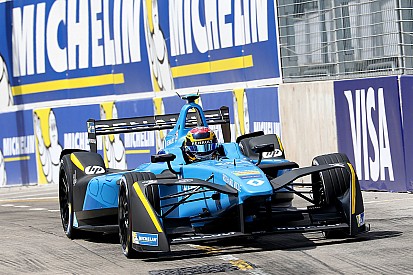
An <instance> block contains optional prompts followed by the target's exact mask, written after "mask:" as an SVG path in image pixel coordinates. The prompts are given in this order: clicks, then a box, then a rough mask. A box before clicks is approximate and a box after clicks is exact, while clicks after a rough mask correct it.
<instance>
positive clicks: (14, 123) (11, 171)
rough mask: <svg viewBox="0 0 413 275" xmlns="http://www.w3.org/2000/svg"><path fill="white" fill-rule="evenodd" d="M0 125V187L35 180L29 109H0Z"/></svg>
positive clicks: (31, 124)
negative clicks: (1, 112)
mask: <svg viewBox="0 0 413 275" xmlns="http://www.w3.org/2000/svg"><path fill="white" fill-rule="evenodd" d="M0 125H1V130H0V140H1V143H0V187H1V186H5V185H6V184H7V185H22V184H28V183H36V181H37V178H36V177H37V173H36V155H35V146H34V144H35V143H34V141H35V136H34V134H33V116H32V112H31V111H17V112H13V113H3V114H1V115H0Z"/></svg>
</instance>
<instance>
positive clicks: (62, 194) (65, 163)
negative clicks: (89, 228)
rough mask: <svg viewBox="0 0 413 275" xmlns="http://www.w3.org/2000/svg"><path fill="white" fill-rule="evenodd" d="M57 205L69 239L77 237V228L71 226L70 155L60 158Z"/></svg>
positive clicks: (71, 184)
mask: <svg viewBox="0 0 413 275" xmlns="http://www.w3.org/2000/svg"><path fill="white" fill-rule="evenodd" d="M59 206H60V218H61V220H62V226H63V230H64V232H65V234H66V236H67V237H68V238H70V239H76V238H78V237H79V235H80V234H79V230H77V229H76V228H74V227H73V221H74V210H73V166H72V162H71V160H70V155H64V156H63V157H62V159H61V160H60V172H59Z"/></svg>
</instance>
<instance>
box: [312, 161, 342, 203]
mask: <svg viewBox="0 0 413 275" xmlns="http://www.w3.org/2000/svg"><path fill="white" fill-rule="evenodd" d="M348 162H350V161H349V159H348V157H347V156H346V155H345V154H341V153H333V154H328V155H321V156H318V157H315V158H314V159H313V165H322V164H334V163H348ZM349 177H350V175H349V174H348V173H347V171H345V169H342V168H336V169H331V170H328V171H323V172H320V173H317V174H312V175H311V182H312V188H313V199H314V203H315V205H319V206H327V205H331V204H334V203H335V202H336V200H337V197H340V196H341V195H343V194H344V193H345V192H346V190H347V189H348V188H350V181H349Z"/></svg>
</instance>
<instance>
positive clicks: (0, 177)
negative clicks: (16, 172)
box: [0, 150, 7, 187]
mask: <svg viewBox="0 0 413 275" xmlns="http://www.w3.org/2000/svg"><path fill="white" fill-rule="evenodd" d="M6 183H7V175H6V167H5V165H4V157H3V153H2V152H1V150H0V187H1V186H5V185H6Z"/></svg>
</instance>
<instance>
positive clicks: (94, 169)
mask: <svg viewBox="0 0 413 275" xmlns="http://www.w3.org/2000/svg"><path fill="white" fill-rule="evenodd" d="M103 173H105V168H103V167H101V166H97V165H93V166H87V167H86V168H85V174H87V175H97V174H103Z"/></svg>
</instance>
